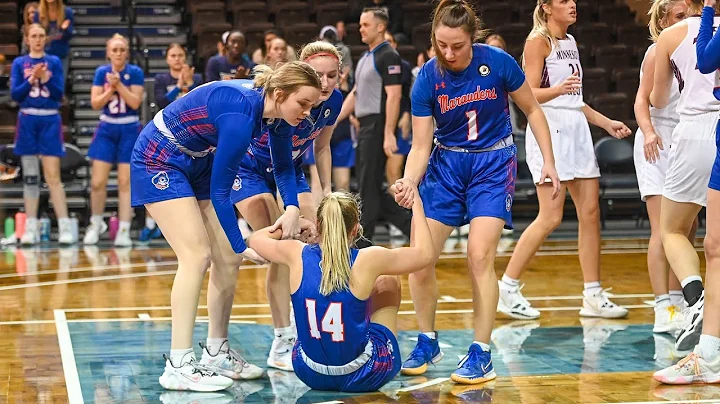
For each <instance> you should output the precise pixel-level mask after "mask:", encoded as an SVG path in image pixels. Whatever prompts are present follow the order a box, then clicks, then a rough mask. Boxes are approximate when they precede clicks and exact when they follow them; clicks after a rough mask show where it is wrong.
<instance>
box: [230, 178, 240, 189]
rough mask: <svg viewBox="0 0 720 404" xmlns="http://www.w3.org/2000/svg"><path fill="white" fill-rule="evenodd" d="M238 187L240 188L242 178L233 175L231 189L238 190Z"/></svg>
mask: <svg viewBox="0 0 720 404" xmlns="http://www.w3.org/2000/svg"><path fill="white" fill-rule="evenodd" d="M240 188H242V179H241V178H240V177H235V181H233V185H232V189H233V191H239V190H240Z"/></svg>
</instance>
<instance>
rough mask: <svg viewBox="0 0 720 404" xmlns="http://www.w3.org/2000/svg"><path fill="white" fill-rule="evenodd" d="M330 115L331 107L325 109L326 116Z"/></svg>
mask: <svg viewBox="0 0 720 404" xmlns="http://www.w3.org/2000/svg"><path fill="white" fill-rule="evenodd" d="M329 116H330V109H326V110H325V118H327V117H329Z"/></svg>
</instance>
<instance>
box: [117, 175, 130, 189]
mask: <svg viewBox="0 0 720 404" xmlns="http://www.w3.org/2000/svg"><path fill="white" fill-rule="evenodd" d="M118 192H130V178H129V177H118Z"/></svg>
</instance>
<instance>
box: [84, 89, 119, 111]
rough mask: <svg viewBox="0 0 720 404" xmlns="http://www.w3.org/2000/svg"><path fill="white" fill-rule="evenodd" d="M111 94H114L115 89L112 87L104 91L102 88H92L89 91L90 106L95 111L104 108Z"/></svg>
mask: <svg viewBox="0 0 720 404" xmlns="http://www.w3.org/2000/svg"><path fill="white" fill-rule="evenodd" d="M113 94H115V89H114V88H112V87H109V88H108V89H107V90H104V88H103V87H102V86H92V88H91V89H90V106H92V109H94V110H96V111H97V110H101V109H103V108H105V105H107V103H108V102H109V101H110V97H112V95H113Z"/></svg>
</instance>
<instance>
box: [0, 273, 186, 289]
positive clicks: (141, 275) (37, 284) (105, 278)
mask: <svg viewBox="0 0 720 404" xmlns="http://www.w3.org/2000/svg"><path fill="white" fill-rule="evenodd" d="M175 272H176V271H159V272H141V273H137V274H123V275H105V276H93V277H90V278H80V279H65V280H62V281H47V282H35V283H21V284H18V285H10V286H0V291H4V290H15V289H27V288H35V287H42V286H53V285H66V284H71V283H86V282H93V281H114V280H118V279H129V278H145V277H148V276H158V275H174V274H175Z"/></svg>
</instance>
